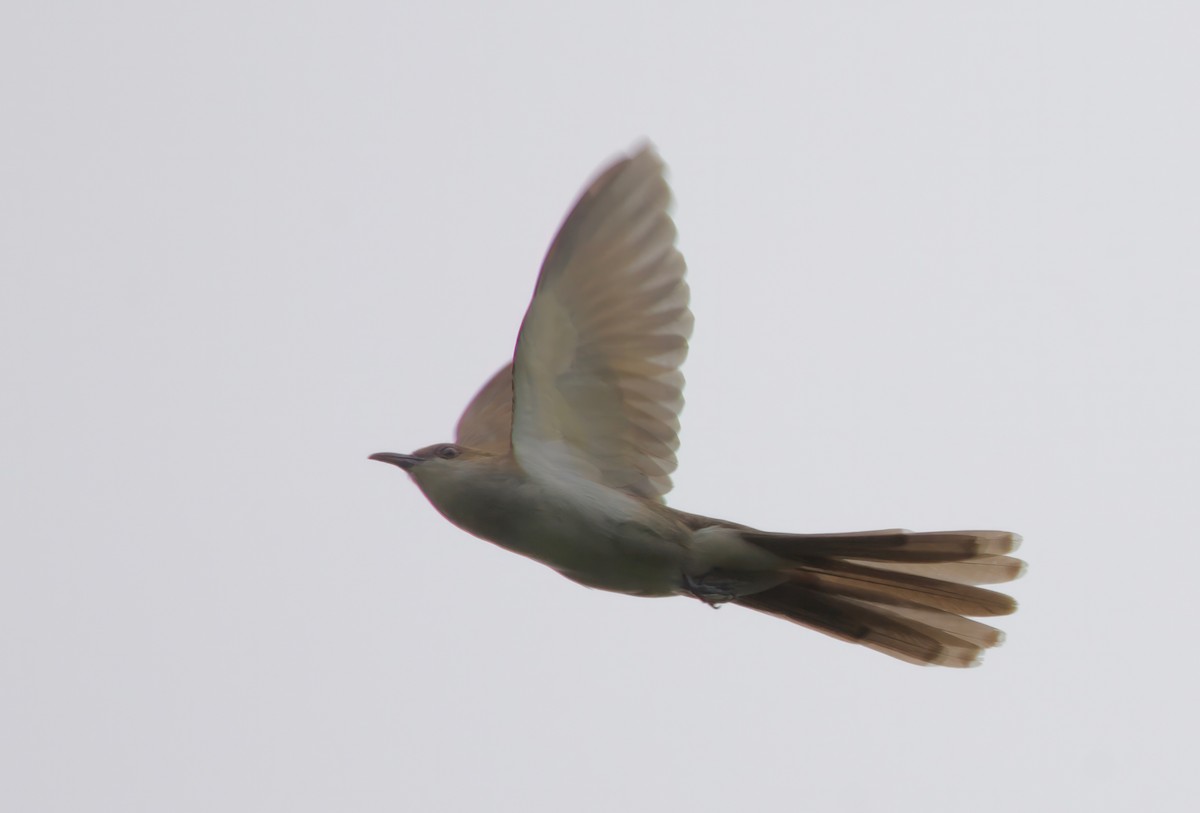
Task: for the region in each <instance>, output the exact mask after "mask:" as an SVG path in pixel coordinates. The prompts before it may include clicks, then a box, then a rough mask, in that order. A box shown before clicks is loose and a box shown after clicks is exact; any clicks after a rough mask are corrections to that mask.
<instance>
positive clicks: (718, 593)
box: [683, 571, 737, 610]
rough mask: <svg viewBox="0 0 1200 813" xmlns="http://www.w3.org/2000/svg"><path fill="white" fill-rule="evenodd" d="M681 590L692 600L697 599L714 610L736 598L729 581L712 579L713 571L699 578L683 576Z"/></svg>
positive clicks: (687, 574)
mask: <svg viewBox="0 0 1200 813" xmlns="http://www.w3.org/2000/svg"><path fill="white" fill-rule="evenodd" d="M683 589H684V590H686V591H687V594H688V595H690V596H692V597H693V598H698V599H700V600H701V601H703V602H704V603H705V604H707V605H708V606H709V607H712V608H713V609H714V610H715V609H717V608H718V607H720V606H721V605H722V604H724V603H725V602H727V601H733V600H734V599H735V598H737V593H736V592H734V590H733V581H732V580H731V579H721V578H719V577H718V578H714V577H713V571H709V572H708V573H705V574H704V575H703V576H700V577H699V578H693V577H692V575H691V574H690V573H684V574H683Z"/></svg>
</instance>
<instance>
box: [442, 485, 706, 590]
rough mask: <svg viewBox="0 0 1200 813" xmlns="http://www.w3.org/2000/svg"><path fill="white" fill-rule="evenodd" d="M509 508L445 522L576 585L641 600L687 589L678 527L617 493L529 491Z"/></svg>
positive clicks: (472, 511)
mask: <svg viewBox="0 0 1200 813" xmlns="http://www.w3.org/2000/svg"><path fill="white" fill-rule="evenodd" d="M509 496H510V499H507V500H505V501H504V503H503V504H502V505H499V504H498V505H495V506H492V507H490V510H482V511H481V510H480V509H481V508H483V507H484V506H481V505H480V504H479V503H478V502H475V503H474V504H473V505H472V507H471V509H470V510H469V511H468V512H464V513H465V515H463V516H452V515H451V513H450V512H446V516H447V518H448V519H450V520H451V521H452V522H454V523H455V524H456V525H458V526H459V527H461V528H463V529H464V530H466V531H468V532H470V533H472V534H474V535H476V536H479V537H481V538H483V539H486V540H488V541H489V542H493V543H495V544H496V545H499V546H500V547H502V548H505V549H506V550H510V551H512V552H513V553H519V554H521V555H522V556H526V557H528V558H530V559H534V560H536V561H538V562H541V563H542V564H544V565H547V566H548V567H551V568H553V569H554V570H556V571H558V572H559V573H561V574H562V575H563V576H566V577H567V578H568V579H571V580H572V581H576V582H579V583H580V584H584V585H587V586H588V587H594V588H597V589H600V590H609V591H612V592H616V593H627V594H630V595H638V596H669V595H673V594H675V593H676V592H677V591H678V589H679V587H680V584H681V580H682V576H681V574H682V572H683V570H684V568H685V565H686V560H687V547H686V538H685V536H684V534H683V533H681V530H680V529H679V528H678V527H676V526H675V525H674V524H671V523H669V522H665V521H663V520H662V519H661V517H659V515H657V514H655V513H653V512H651V511H650V510H649V509H646V508H645V507H643V506H642V505H641V504H639V503H638V502H637V501H636V500H633V499H632V498H630V497H628V496H626V495H624V494H621V493H620V492H614V491H612V490H611V489H604V490H603V491H598V490H596V489H590V490H589V489H583V490H580V489H571V490H570V491H565V490H562V489H555V488H545V487H536V486H530V487H529V488H525V489H522V491H521V492H520V493H518V494H516V495H511V494H510V495H509Z"/></svg>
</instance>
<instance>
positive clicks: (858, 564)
mask: <svg viewBox="0 0 1200 813" xmlns="http://www.w3.org/2000/svg"><path fill="white" fill-rule="evenodd" d="M670 199H671V195H670V189H669V188H668V187H667V183H666V180H665V178H664V177H663V165H662V162H661V160H660V159H659V157H658V155H657V154H656V153H655V152H654V151H653V150H652V149H650V148H649V147H645V148H643V149H640V150H638V151H636V152H635V153H634V154H632V155H630V156H628V157H626V158H622V159H620V160H618V161H616V162H614V163H613V164H612V165H611V166H610V167H609V168H607V169H606V170H605V171H604V172H602V173H601V174H600V175H599V177H597V178H596V180H595V181H593V182H592V183H591V184H590V185H589V186H588V187H587V189H585V190H584V192H583V194H582V195H581V196H580V198H579V199H578V201H577V202H576V204H575V206H574V208H573V209H572V210H571V212H570V214H568V215H567V218H566V220H565V221H564V222H563V224H562V226H561V228H560V229H559V231H558V235H557V236H556V237H555V239H554V241H553V243H552V244H551V246H550V250H549V251H548V252H547V254H546V259H545V261H544V262H543V264H542V270H541V274H540V275H539V276H538V281H537V285H536V288H535V290H534V296H533V300H532V301H531V302H530V304H529V309H528V310H527V311H526V313H525V319H524V321H523V322H522V324H521V330H520V334H519V337H518V340H517V347H516V352H515V353H514V356H513V360H512V362H510V363H509V364H507V365H505V366H504V367H503V368H501V370H500V371H499V372H497V373H496V375H494V376H493V377H492V378H491V379H490V380H489V381H488V383H487V384H486V385H484V387H483V388H482V389H481V390H480V391H479V394H478V395H476V396H475V398H474V399H473V400H472V401H471V403H470V405H469V406H468V407H467V409H466V411H465V412H464V413H463V415H462V417H461V418H460V419H459V422H458V427H457V441H458V442H457V443H456V444H444V443H443V444H435V445H433V446H427V447H425V448H422V449H419V450H418V451H417V452H415V453H413V454H395V453H391V452H383V453H380V454H377V455H372V457H373V458H374V459H377V460H382V461H385V462H388V463H393V464H395V465H397V466H400V467H401V468H403V469H404V470H405V471H408V472H409V474H410V475H411V476H412V478H413V479H414V480H415V481H416V483H417V485H418V486H419V487H420V488H421V490H422V491H423V492H424V493H425V496H426V497H428V498H429V500H430V502H432V503H433V505H434V506H435V507H436V508H437V509H438V511H440V512H441V513H442V514H443V515H444V516H445V517H446V518H448V519H449V520H450V521H451V522H453V523H455V524H456V525H458V526H459V527H460V528H463V529H464V530H466V531H468V532H470V533H472V534H475V535H476V536H479V537H481V538H483V539H487V540H489V541H491V542H494V543H495V544H497V545H500V546H502V547H504V548H506V549H508V550H511V551H514V552H516V553H519V554H521V555H523V556H528V557H530V558H531V559H534V560H536V561H538V562H541V563H543V564H545V565H547V566H549V567H551V568H553V569H555V570H556V571H558V572H559V573H561V574H563V575H564V576H566V577H568V578H570V579H573V580H575V581H577V582H579V583H581V584H585V585H588V586H590V587H596V588H599V589H603V590H612V591H615V592H621V593H627V594H630V595H639V596H666V595H684V596H691V597H694V598H698V599H701V600H702V601H705V602H707V603H709V604H713V605H716V604H722V603H727V602H732V603H735V604H739V605H741V606H743V607H749V608H751V609H754V610H759V611H762V612H765V613H770V614H771V615H776V616H779V617H782V618H786V619H788V620H790V621H794V622H796V623H799V624H803V625H805V626H808V627H812V628H813V629H816V630H819V631H821V632H824V633H826V634H828V635H833V636H835V637H838V638H841V639H844V640H847V641H853V642H856V643H860V644H863V645H865V646H868V647H871V648H872V649H875V650H878V651H880V652H883V653H886V654H888V655H891V656H893V657H896V658H900V659H902V660H906V661H910V662H912V663H922V664H939V665H944V666H971V665H973V664H975V663H978V661H979V657H980V655H981V654H982V653H983V651H984V650H986V649H987V648H989V647H992V646H996V645H997V644H999V643H1000V642H1001V640H1002V639H1003V635H1002V633H1001V632H1000V631H999V630H997V629H994V628H992V627H990V626H988V625H986V624H984V623H981V622H979V621H975V620H972V618H971V617H972V616H975V617H988V616H998V615H1005V614H1007V613H1011V612H1012V611H1013V610H1014V609H1015V608H1016V604H1015V602H1013V600H1012V599H1010V598H1009V597H1008V596H1006V595H1004V594H1002V593H997V592H995V591H992V590H988V589H986V588H982V587H979V586H978V585H981V584H996V583H1000V582H1006V581H1009V580H1011V579H1015V578H1016V577H1018V576H1019V575H1021V572H1022V571H1023V569H1024V564H1023V563H1022V562H1021V561H1020V560H1018V559H1014V558H1012V557H1011V556H1009V555H1008V554H1009V553H1011V552H1012V551H1013V550H1014V549H1015V548H1016V545H1017V543H1018V541H1019V539H1020V538H1019V537H1018V536H1016V535H1015V534H1011V533H1007V532H1004V531H953V532H940V533H912V532H909V531H899V530H889V531H870V532H863V533H851V534H780V533H767V532H764V531H758V530H755V529H753V528H749V527H747V526H744V525H738V524H736V523H731V522H724V521H721V520H716V519H711V518H709V517H704V516H701V515H698V514H688V513H685V512H682V511H677V510H675V509H673V508H668V507H667V506H666V505H665V504H664V503H663V498H664V496H665V495H666V493H667V492H668V491H669V490H670V488H671V477H670V475H671V473H672V472H673V471H674V470H675V464H676V458H675V452H676V450H677V448H678V446H679V437H678V433H679V412H680V410H681V409H682V407H683V374H682V372H681V371H680V366H681V365H682V363H683V361H684V358H685V357H686V356H687V350H688V345H687V342H688V337H689V336H690V334H691V331H692V313H691V311H690V310H689V308H688V286H687V283H686V281H685V278H684V277H685V266H684V261H683V256H682V255H681V254H680V253H679V251H678V250H677V249H676V247H675V237H676V234H675V224H674V223H673V222H672V220H671V217H670V214H669V212H668V209H669V205H670Z"/></svg>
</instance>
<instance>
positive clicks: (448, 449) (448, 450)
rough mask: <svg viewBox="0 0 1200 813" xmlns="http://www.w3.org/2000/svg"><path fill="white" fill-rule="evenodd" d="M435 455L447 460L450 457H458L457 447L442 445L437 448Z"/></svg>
mask: <svg viewBox="0 0 1200 813" xmlns="http://www.w3.org/2000/svg"><path fill="white" fill-rule="evenodd" d="M437 456H438V457H440V458H442V459H444V460H449V459H450V458H452V457H458V449H457V448H456V447H454V446H443V447H442V448H440V449H438V450H437Z"/></svg>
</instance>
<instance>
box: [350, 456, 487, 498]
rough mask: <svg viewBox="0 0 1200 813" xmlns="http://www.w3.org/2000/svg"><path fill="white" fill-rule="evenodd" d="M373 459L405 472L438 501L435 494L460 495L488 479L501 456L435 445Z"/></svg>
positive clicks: (371, 457)
mask: <svg viewBox="0 0 1200 813" xmlns="http://www.w3.org/2000/svg"><path fill="white" fill-rule="evenodd" d="M370 459H371V460H378V461H380V462H381V463H391V464H392V465H393V466H398V467H400V468H402V469H404V470H405V471H406V472H408V475H409V476H410V477H412V478H413V480H414V481H415V482H416V484H417V485H418V486H419V487H420V489H421V490H422V491H424V492H425V494H426V495H427V496H429V497H430V498H431V499H434V497H435V494H439V493H442V492H446V491H459V490H461V489H462V488H463V486H464V485H465V484H466V481H469V480H475V479H478V478H479V477H480V476H486V475H485V472H486V470H488V469H490V468H491V466H489V465H488V464H489V463H492V462H494V461H496V459H497V455H494V454H490V453H489V452H483V451H480V450H478V449H471V448H469V447H467V446H459V445H458V444H457V443H435V444H433V445H432V446H426V447H424V448H423V449H417V450H416V451H415V452H413V453H412V454H400V453H398V452H377V453H375V454H373V455H371V456H370Z"/></svg>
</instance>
